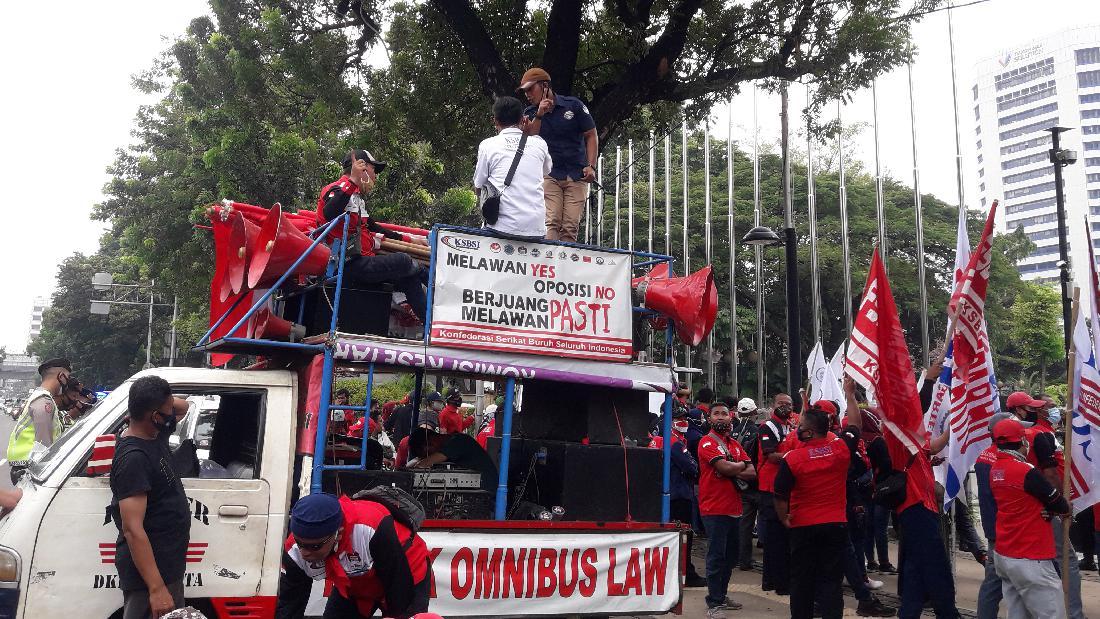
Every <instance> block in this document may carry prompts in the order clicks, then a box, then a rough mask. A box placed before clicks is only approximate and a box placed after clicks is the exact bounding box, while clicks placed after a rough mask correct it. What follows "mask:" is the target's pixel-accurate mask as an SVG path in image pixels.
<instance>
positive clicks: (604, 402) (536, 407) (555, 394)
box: [497, 380, 650, 445]
mask: <svg viewBox="0 0 1100 619" xmlns="http://www.w3.org/2000/svg"><path fill="white" fill-rule="evenodd" d="M648 407H649V394H648V393H646V392H645V391H635V390H631V389H611V388H608V387H598V386H593V385H577V384H565V383H559V382H552V381H541V380H526V381H524V382H523V405H522V407H521V412H520V413H519V414H517V415H513V417H512V436H518V437H522V438H531V439H549V440H557V441H573V442H578V443H579V442H580V441H581V440H582V439H584V438H588V442H590V443H600V444H606V445H619V444H620V443H621V442H622V441H621V440H620V436H619V427H620V425H621V427H622V437H621V438H622V439H626V440H627V443H628V444H629V443H630V441H633V442H634V443H636V444H641V445H646V444H648V443H649V425H650V417H649V410H648ZM616 413H617V414H618V421H617V422H616V419H615V416H616ZM503 414H504V412H503V411H502V410H501V411H498V412H497V416H498V419H497V427H498V428H501V427H503V425H504V424H503V421H501V419H499V417H500V416H501V415H503Z"/></svg>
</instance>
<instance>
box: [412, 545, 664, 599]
mask: <svg viewBox="0 0 1100 619" xmlns="http://www.w3.org/2000/svg"><path fill="white" fill-rule="evenodd" d="M420 536H421V537H423V538H424V542H425V543H426V544H427V545H428V553H429V557H430V558H431V562H432V574H431V579H432V580H431V601H430V602H429V607H430V608H431V610H432V612H433V613H438V614H440V615H442V616H444V617H462V616H470V615H477V616H482V617H500V616H515V615H543V616H549V615H553V616H566V615H574V614H592V613H597V614H605V615H606V614H635V613H641V614H647V613H663V612H666V611H668V610H670V609H672V608H673V607H674V606H676V605H677V604H678V603H679V601H680V533H679V532H678V531H675V530H651V531H629V532H628V531H623V532H614V533H609V532H608V531H607V530H592V531H589V532H586V531H537V530H536V531H531V532H528V531H524V530H522V529H494V530H492V531H491V533H488V532H486V531H461V530H459V531H454V530H450V531H432V530H421V532H420Z"/></svg>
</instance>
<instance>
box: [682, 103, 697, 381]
mask: <svg viewBox="0 0 1100 619" xmlns="http://www.w3.org/2000/svg"><path fill="white" fill-rule="evenodd" d="M680 128H681V133H682V141H681V143H680V156H681V163H682V177H683V181H684V194H683V196H684V197H683V203H684V230H683V233H684V235H683V236H684V240H683V242H684V276H685V277H686V276H687V275H688V274H690V273H691V251H690V249H689V247H688V233H689V231H690V230H691V222H690V220H689V218H688V212H689V210H690V207H689V202H688V125H687V120H684V121H683V123H682V124H681V126H680ZM684 366H686V367H691V346H688V345H687V344H684ZM694 376H695V374H688V375H687V380H688V387H691V386H692V383H694V382H695V381H694Z"/></svg>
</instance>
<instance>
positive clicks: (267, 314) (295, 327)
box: [252, 307, 306, 342]
mask: <svg viewBox="0 0 1100 619" xmlns="http://www.w3.org/2000/svg"><path fill="white" fill-rule="evenodd" d="M305 336H306V328H305V327H304V326H302V325H299V324H294V323H293V322H290V321H289V320H286V319H285V318H280V317H279V316H276V315H275V314H272V313H271V310H270V309H268V308H266V307H265V308H263V309H261V310H260V311H259V312H257V313H256V327H255V328H254V329H253V330H252V337H255V338H258V339H263V340H280V341H284V342H286V341H289V342H296V341H298V340H300V339H302V338H303V337H305Z"/></svg>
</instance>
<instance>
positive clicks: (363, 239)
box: [317, 150, 428, 322]
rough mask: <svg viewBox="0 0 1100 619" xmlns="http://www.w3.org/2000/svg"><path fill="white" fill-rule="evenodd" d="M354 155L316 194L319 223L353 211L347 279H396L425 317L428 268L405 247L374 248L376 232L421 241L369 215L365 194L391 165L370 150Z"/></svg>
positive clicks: (396, 285)
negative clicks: (337, 176)
mask: <svg viewBox="0 0 1100 619" xmlns="http://www.w3.org/2000/svg"><path fill="white" fill-rule="evenodd" d="M354 154H355V157H354V158H352V157H351V153H349V154H348V156H345V157H344V161H343V165H344V175H343V176H341V177H340V179H339V180H337V181H334V182H332V183H329V184H328V185H325V186H324V187H322V188H321V196H320V197H319V198H318V199H317V226H318V227H321V226H324V225H325V224H326V223H328V222H330V221H332V220H333V219H335V218H337V217H338V216H340V215H341V214H342V213H344V212H345V211H346V212H348V213H350V217H351V220H350V221H349V223H348V246H347V250H346V254H345V259H346V262H345V263H344V275H345V278H346V279H345V281H349V282H350V283H352V284H379V283H390V284H393V286H394V288H395V289H396V290H398V291H400V292H403V293H405V299H406V301H407V302H408V304H409V307H410V308H411V309H412V311H413V313H414V314H416V317H417V318H419V319H420V321H421V322H423V321H424V317H425V315H426V307H427V296H426V295H425V292H424V285H425V284H427V282H428V278H427V270H426V269H424V267H422V266H420V265H419V264H417V263H416V262H414V261H413V259H412V258H411V257H410V256H409V255H408V254H406V253H403V252H394V253H391V254H386V255H384V256H379V255H375V253H374V250H375V249H376V247H375V238H376V235H380V236H383V237H386V238H389V239H394V240H398V241H406V242H411V243H420V242H422V241H420V240H418V238H412V237H409V236H407V235H403V234H398V233H396V232H393V231H391V230H387V229H385V228H383V227H382V226H380V225H378V223H377V222H376V221H374V219H372V218H371V216H370V215H369V214H367V207H366V202H365V201H364V199H363V198H364V196H366V194H368V193H370V192H371V190H373V189H374V186H375V182H376V181H377V178H378V173H379V172H381V171H382V170H383V169H385V167H386V164H384V163H382V162H381V161H376V160H375V158H374V156H373V155H371V154H370V152H368V151H365V150H357V151H355V152H354ZM338 227H339V226H338ZM342 233H343V230H342V229H337V230H333V231H332V232H331V233H330V234H329V239H339V238H340V237H341V235H342Z"/></svg>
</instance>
